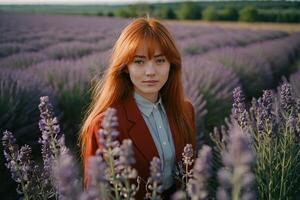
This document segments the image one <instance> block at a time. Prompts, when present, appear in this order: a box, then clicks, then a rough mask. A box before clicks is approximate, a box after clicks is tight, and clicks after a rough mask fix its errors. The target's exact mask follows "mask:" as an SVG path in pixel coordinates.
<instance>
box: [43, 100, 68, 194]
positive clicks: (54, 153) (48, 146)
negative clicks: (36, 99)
mask: <svg viewBox="0 0 300 200" xmlns="http://www.w3.org/2000/svg"><path fill="white" fill-rule="evenodd" d="M40 101H41V103H40V104H39V110H40V113H41V114H40V117H41V119H40V121H39V127H40V130H41V132H42V137H41V138H40V139H39V143H41V144H42V156H43V161H44V170H43V173H42V180H43V182H44V183H43V184H44V186H45V188H47V189H45V190H48V191H49V193H53V188H52V187H53V186H52V182H53V180H52V178H51V174H52V165H53V163H54V161H55V159H58V157H59V155H60V154H61V153H64V152H66V151H67V148H66V146H65V142H64V141H65V140H64V135H62V134H61V133H60V127H59V124H58V120H57V118H56V117H54V116H53V107H52V105H51V104H50V102H49V98H48V97H47V96H44V97H41V98H40Z"/></svg>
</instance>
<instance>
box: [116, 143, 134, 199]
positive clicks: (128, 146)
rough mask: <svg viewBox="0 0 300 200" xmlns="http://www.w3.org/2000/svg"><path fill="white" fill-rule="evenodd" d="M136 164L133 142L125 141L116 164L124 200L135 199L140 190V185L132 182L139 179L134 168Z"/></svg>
mask: <svg viewBox="0 0 300 200" xmlns="http://www.w3.org/2000/svg"><path fill="white" fill-rule="evenodd" d="M133 164H135V159H134V153H133V146H132V141H131V140H130V139H124V140H123V141H122V145H121V147H120V156H119V158H118V160H117V162H116V165H117V167H116V170H117V174H118V175H117V178H118V179H119V181H120V183H119V184H120V194H121V196H122V198H124V199H130V200H131V199H134V196H135V194H136V193H137V191H138V190H139V183H138V185H137V186H136V185H135V184H131V183H130V180H135V179H137V178H138V177H137V171H136V169H134V168H133V167H132V165H133Z"/></svg>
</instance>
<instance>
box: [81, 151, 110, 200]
mask: <svg viewBox="0 0 300 200" xmlns="http://www.w3.org/2000/svg"><path fill="white" fill-rule="evenodd" d="M88 167H89V168H88V174H89V177H90V184H89V187H88V188H87V190H86V191H85V192H84V193H83V194H82V195H81V197H80V200H94V199H97V198H98V197H100V196H101V197H102V198H103V199H109V197H108V193H109V187H108V181H107V178H106V174H105V172H106V171H107V164H106V163H105V162H104V160H103V157H102V155H101V151H98V150H97V151H96V155H95V156H91V157H90V158H89V165H88Z"/></svg>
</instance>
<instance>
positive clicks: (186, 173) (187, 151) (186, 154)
mask: <svg viewBox="0 0 300 200" xmlns="http://www.w3.org/2000/svg"><path fill="white" fill-rule="evenodd" d="M193 156H194V150H193V146H192V145H191V144H186V145H185V147H184V149H183V153H182V161H183V164H184V169H183V174H182V180H183V182H184V187H186V185H187V183H188V181H189V178H191V177H192V169H191V167H192V165H193V163H194V159H193Z"/></svg>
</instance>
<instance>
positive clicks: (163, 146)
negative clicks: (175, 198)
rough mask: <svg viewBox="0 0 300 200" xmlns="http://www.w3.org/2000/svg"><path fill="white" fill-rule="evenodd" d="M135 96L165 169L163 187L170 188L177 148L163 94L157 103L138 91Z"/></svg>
mask: <svg viewBox="0 0 300 200" xmlns="http://www.w3.org/2000/svg"><path fill="white" fill-rule="evenodd" d="M134 98H135V101H136V103H137V106H138V108H139V110H140V111H141V113H142V116H143V118H144V120H145V122H146V124H147V126H148V128H149V130H150V133H151V135H152V138H153V140H154V143H155V146H156V148H157V150H158V153H159V157H160V160H161V162H162V169H163V173H162V175H163V187H164V189H168V188H169V187H170V186H171V185H172V184H173V182H174V180H173V176H172V169H173V166H174V162H175V148H174V143H173V139H172V133H171V130H170V127H169V121H168V117H167V114H166V111H165V109H164V106H163V103H162V99H161V96H159V99H158V101H157V102H156V103H152V102H151V101H149V100H148V99H146V98H144V97H142V96H141V95H139V94H137V93H136V92H134Z"/></svg>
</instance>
